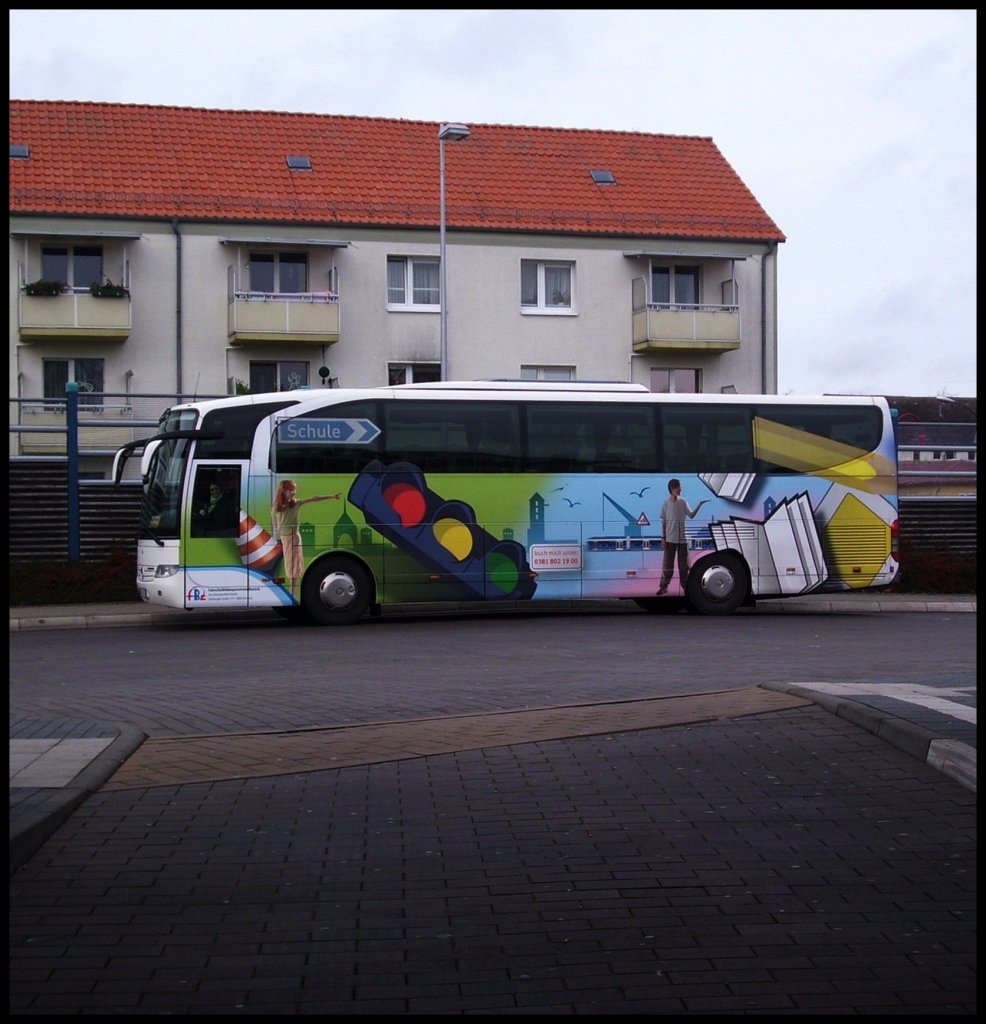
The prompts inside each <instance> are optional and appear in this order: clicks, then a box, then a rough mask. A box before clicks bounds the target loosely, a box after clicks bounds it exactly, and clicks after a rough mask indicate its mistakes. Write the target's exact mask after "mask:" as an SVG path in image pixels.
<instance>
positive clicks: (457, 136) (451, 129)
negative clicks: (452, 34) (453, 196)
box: [438, 124, 469, 380]
mask: <svg viewBox="0 0 986 1024" xmlns="http://www.w3.org/2000/svg"><path fill="white" fill-rule="evenodd" d="M468 138H469V129H468V128H467V127H466V126H465V125H464V124H443V125H440V126H439V128H438V195H439V203H438V206H439V208H438V304H439V313H440V316H441V331H442V342H441V361H442V380H448V309H447V307H446V302H445V295H446V293H447V290H448V278H447V277H446V275H445V143H446V141H449V142H461V141H462V140H463V139H468Z"/></svg>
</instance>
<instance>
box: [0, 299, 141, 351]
mask: <svg viewBox="0 0 986 1024" xmlns="http://www.w3.org/2000/svg"><path fill="white" fill-rule="evenodd" d="M17 318H18V327H19V331H20V339H21V341H31V340H33V339H39V338H61V339H66V340H72V341H84V340H86V339H93V340H94V339H99V340H102V341H105V340H107V339H109V340H117V341H125V340H126V339H127V338H129V337H130V328H131V314H130V296H129V295H120V296H96V295H93V294H92V293H91V292H90V290H89V289H88V288H70V287H66V288H65V289H64V290H63V291H62V292H61V293H60V294H58V295H29V294H27V292H26V291H25V289H24V288H23V287H22V288H21V290H20V293H19V295H18V303H17Z"/></svg>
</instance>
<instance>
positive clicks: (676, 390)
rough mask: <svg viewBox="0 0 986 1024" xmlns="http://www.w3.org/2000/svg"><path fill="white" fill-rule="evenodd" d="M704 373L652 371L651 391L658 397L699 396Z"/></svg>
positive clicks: (667, 370)
mask: <svg viewBox="0 0 986 1024" xmlns="http://www.w3.org/2000/svg"><path fill="white" fill-rule="evenodd" d="M701 385H702V371H701V370H691V369H663V368H662V369H653V368H652V369H651V371H650V389H651V391H653V392H654V393H655V394H658V395H697V394H698V393H699V392H700V391H701V390H702V387H701Z"/></svg>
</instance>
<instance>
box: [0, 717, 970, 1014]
mask: <svg viewBox="0 0 986 1024" xmlns="http://www.w3.org/2000/svg"><path fill="white" fill-rule="evenodd" d="M975 812H976V797H975V794H974V793H972V792H969V791H968V790H967V789H965V788H963V787H962V786H960V785H958V784H957V783H956V782H954V781H953V780H951V779H949V778H947V777H946V776H944V775H942V774H941V773H939V772H937V771H935V770H934V769H932V768H930V767H928V766H927V765H926V764H923V763H921V762H919V761H917V760H916V759H914V758H912V757H909V756H908V755H907V754H905V753H904V752H902V751H900V750H897V749H896V748H894V747H892V746H891V745H889V744H887V743H884V742H882V741H881V740H880V739H878V738H877V737H875V736H873V735H872V734H870V733H868V732H866V731H865V730H863V729H859V728H858V727H856V726H854V725H853V724H852V723H849V722H846V721H844V720H842V719H840V718H838V717H836V716H834V715H832V714H830V713H828V712H827V711H825V710H823V709H821V708H818V707H815V706H804V707H792V708H790V709H787V710H777V711H772V712H769V713H766V714H758V715H750V716H746V717H742V718H737V719H732V720H715V721H709V722H702V723H697V724H690V725H671V726H669V727H666V728H651V729H645V730H639V731H624V732H619V733H611V734H598V735H589V736H579V737H575V738H564V739H545V740H539V741H536V742H522V743H507V744H504V745H497V746H492V745H491V746H486V747H481V748H474V749H467V750H460V751H455V752H449V753H435V754H428V755H426V756H414V757H408V758H403V759H398V760H391V761H386V762H382V763H373V764H362V765H352V766H348V767H342V768H333V769H327V770H321V771H305V772H299V773H297V774H283V775H276V776H271V777H264V778H245V779H238V780H229V781H218V782H200V783H194V784H187V785H156V786H147V787H145V788H136V789H117V790H114V789H106V788H104V789H103V790H101V791H100V792H98V793H96V794H95V795H94V796H92V797H90V799H88V800H87V801H86V802H85V803H84V804H83V805H82V806H81V807H80V808H79V809H78V810H77V811H76V812H75V813H74V814H73V815H72V816H71V818H70V819H69V820H68V821H67V822H66V823H65V824H64V825H63V826H62V827H61V828H60V829H59V830H58V832H56V833H55V834H54V835H53V836H52V837H51V838H50V839H49V840H48V841H47V842H46V843H45V845H44V846H43V847H42V848H41V850H39V851H38V853H37V854H35V855H34V856H33V857H32V858H31V859H30V860H29V862H28V863H27V864H26V865H25V866H24V867H23V868H21V869H20V870H19V871H18V872H17V873H16V874H15V875H14V876H13V877H12V878H11V903H10V929H11V956H12V961H11V964H12V966H11V973H10V997H9V998H10V1010H11V1012H12V1013H15V1014H40V1013H51V1014H94V1013H102V1014H114V1015H119V1014H127V1013H130V1014H246V1013H249V1014H266V1013H272V1014H273V1013H279V1014H315V1013H322V1014H385V1013H386V1014H419V1013H431V1014H509V1015H520V1014H580V1015H585V1014H643V1013H668V1014H675V1013H677V1014H684V1013H689V1014H691V1013H709V1014H758V1015H761V1014H774V1013H784V1014H840V1015H841V1014H863V1013H865V1014H883V1015H886V1014H919V1013H935V1014H948V1015H953V1014H954V1015H959V1014H961V1015H965V1014H970V1013H975V1012H976V942H975V924H976V914H975V908H976V903H975V898H976V885H975V877H976V871H975V852H976V830H975V826H976V813H975Z"/></svg>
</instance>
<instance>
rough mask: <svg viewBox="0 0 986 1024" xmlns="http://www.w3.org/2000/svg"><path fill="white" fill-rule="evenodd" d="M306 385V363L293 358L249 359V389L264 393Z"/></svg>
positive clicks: (291, 389) (253, 391)
mask: <svg viewBox="0 0 986 1024" xmlns="http://www.w3.org/2000/svg"><path fill="white" fill-rule="evenodd" d="M306 387H308V363H303V362H299V361H295V360H281V361H279V362H273V361H269V362H268V361H263V360H257V359H252V360H250V391H251V392H252V393H253V394H265V393H266V392H268V391H293V390H294V389H295V388H306Z"/></svg>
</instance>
